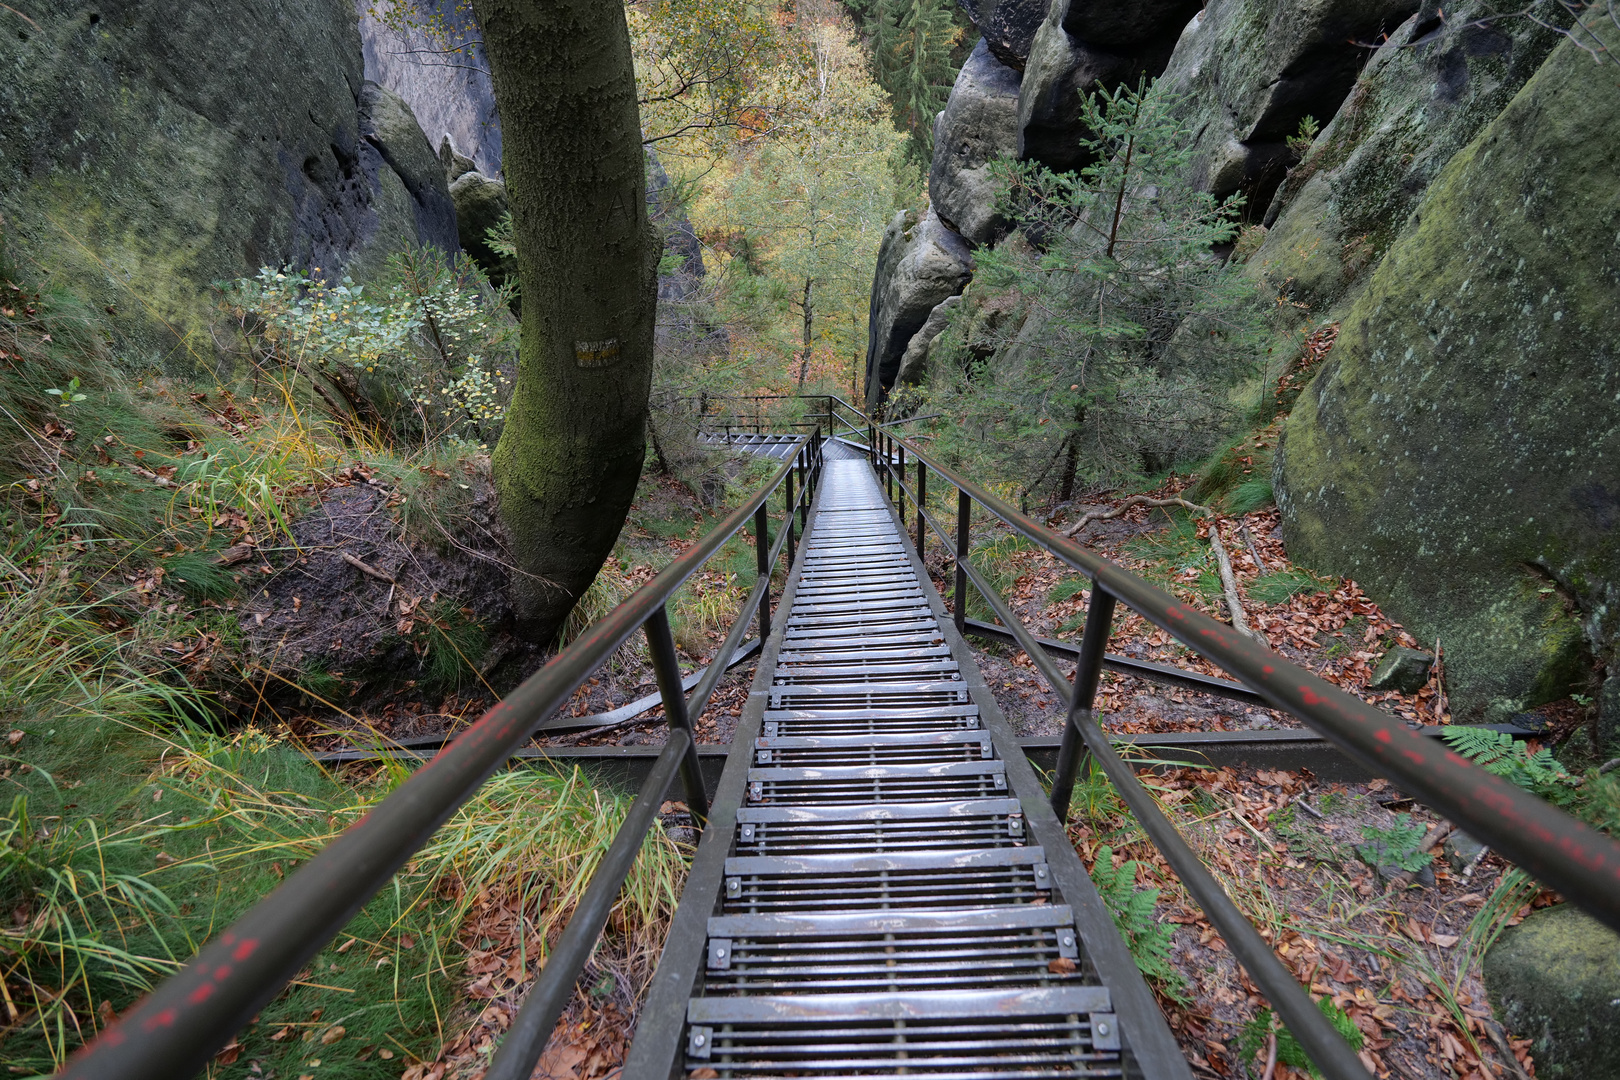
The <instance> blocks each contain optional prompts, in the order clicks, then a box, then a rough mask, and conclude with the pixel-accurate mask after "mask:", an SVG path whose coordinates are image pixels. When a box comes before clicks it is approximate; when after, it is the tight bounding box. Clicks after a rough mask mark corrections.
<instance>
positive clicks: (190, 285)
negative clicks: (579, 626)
mask: <svg viewBox="0 0 1620 1080" xmlns="http://www.w3.org/2000/svg"><path fill="white" fill-rule="evenodd" d="M30 13H31V15H32V17H33V19H34V24H37V25H31V24H29V23H26V22H22V21H20V20H17V19H15V18H14V17H10V16H8V17H7V23H6V33H5V34H3V35H0V68H3V69H4V70H5V71H6V72H7V76H6V78H5V79H3V80H0V133H3V134H0V214H3V215H4V216H5V218H6V219H7V228H8V231H9V232H10V234H11V235H10V243H11V248H12V252H13V256H14V257H18V258H28V259H32V260H35V261H37V262H38V263H39V265H40V266H41V267H42V268H43V269H44V270H45V271H47V272H48V273H50V274H51V275H53V276H54V277H55V278H56V280H57V281H59V282H60V283H61V284H62V285H64V286H67V287H69V288H72V289H73V290H74V291H76V292H78V293H79V294H80V295H83V296H85V297H86V298H87V299H88V300H89V301H91V302H92V303H94V304H96V305H97V306H104V305H105V306H112V307H114V308H115V309H116V310H118V311H119V312H121V314H119V315H118V316H116V317H114V319H113V324H114V326H115V328H116V330H117V331H118V333H119V334H120V335H121V337H122V342H121V347H122V350H123V352H124V353H125V354H126V356H128V357H129V358H130V359H131V360H132V361H135V362H142V363H152V364H160V365H164V366H167V367H169V368H171V369H173V370H195V369H198V368H211V367H212V366H213V365H214V364H215V362H216V351H215V346H214V343H213V337H212V334H211V331H212V328H213V323H214V320H215V319H216V318H217V316H218V311H217V308H216V306H215V300H214V297H213V292H212V283H213V282H215V281H219V280H223V279H231V278H236V277H240V276H243V275H248V274H252V273H253V272H255V271H256V270H257V269H258V268H259V267H260V266H263V265H267V264H279V263H283V262H294V263H298V264H301V265H304V266H320V267H322V268H323V269H325V270H326V271H328V272H332V271H336V270H337V269H339V268H340V267H345V266H350V265H353V266H355V267H356V268H360V267H363V266H375V265H377V264H378V263H380V259H381V255H382V254H383V253H386V252H387V251H390V250H393V249H396V248H398V247H400V246H403V245H404V244H406V243H411V242H416V241H417V240H418V239H419V237H418V236H417V233H416V226H417V223H419V222H426V223H427V227H428V229H429V232H430V233H432V232H433V231H434V229H435V228H436V226H435V225H434V215H435V210H434V208H433V204H434V202H435V200H436V198H437V195H438V192H436V191H430V190H428V189H429V188H431V187H432V186H433V184H432V180H431V177H424V176H423V175H422V174H421V173H420V171H419V163H414V164H413V158H414V157H415V156H416V148H415V147H413V146H412V145H410V144H411V140H410V139H408V138H404V137H403V136H404V134H405V133H403V132H402V131H401V130H400V125H399V124H398V120H399V117H398V115H397V113H396V111H395V109H396V104H397V103H395V102H392V101H387V100H385V99H383V98H381V97H373V98H371V99H369V102H370V104H369V108H368V107H367V106H366V105H365V104H364V103H363V100H362V99H363V98H364V97H365V80H364V78H363V75H362V70H361V60H360V40H359V33H358V30H357V27H356V22H355V17H354V12H353V9H352V6H351V0H286V2H284V3H277V4H270V5H266V4H259V3H250V2H248V0H219V2H217V3H211V4H170V3H158V2H156V0H124V2H121V3H116V4H92V3H89V2H88V0H55V2H53V3H50V4H36V5H30ZM363 126H365V127H367V128H368V130H369V132H370V137H364V136H363V135H362V127H363ZM385 151H386V152H385ZM396 162H397V163H398V164H399V166H400V168H401V170H402V171H401V172H395V171H394V163H396ZM424 185H425V186H424ZM446 197H447V196H446ZM419 212H420V215H421V216H418V213H419ZM435 235H439V236H440V238H442V234H435ZM373 253H374V254H373ZM137 296H138V297H139V298H140V299H139V301H138V302H137V301H136V299H135V298H136V297H137Z"/></svg>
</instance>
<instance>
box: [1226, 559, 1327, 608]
mask: <svg viewBox="0 0 1620 1080" xmlns="http://www.w3.org/2000/svg"><path fill="white" fill-rule="evenodd" d="M1338 587H1339V582H1338V579H1337V578H1330V577H1328V578H1324V577H1317V576H1316V575H1315V574H1313V573H1311V572H1310V571H1309V570H1302V569H1299V568H1297V567H1296V568H1294V569H1291V570H1279V571H1277V572H1276V573H1274V574H1266V575H1264V576H1263V577H1258V578H1255V579H1254V580H1253V581H1251V582H1250V583H1249V588H1248V593H1249V598H1250V599H1251V600H1255V601H1257V602H1258V603H1262V604H1280V603H1282V602H1283V601H1285V600H1288V599H1289V598H1291V597H1294V596H1298V595H1300V594H1301V593H1319V592H1332V591H1333V590H1334V589H1336V588H1338Z"/></svg>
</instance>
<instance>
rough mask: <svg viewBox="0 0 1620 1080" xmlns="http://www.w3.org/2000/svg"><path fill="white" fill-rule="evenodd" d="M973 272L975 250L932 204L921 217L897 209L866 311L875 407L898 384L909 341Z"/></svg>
mask: <svg viewBox="0 0 1620 1080" xmlns="http://www.w3.org/2000/svg"><path fill="white" fill-rule="evenodd" d="M972 276H973V255H972V253H971V252H970V251H969V250H968V246H967V243H966V242H965V241H964V240H963V239H962V237H961V236H959V235H957V233H956V232H955V231H954V230H952V229H949V228H946V226H945V224H944V223H943V222H941V221H940V220H939V217H938V216H937V215H936V214H935V213H934V212H933V210H932V209H930V210H929V211H928V213H927V215H926V216H924V217H923V219H922V220H921V221H920V222H919V221H917V220H916V218H915V217H913V216H912V215H911V212H910V211H902V212H900V213H897V214H895V216H894V219H893V220H892V221H890V222H889V226H888V228H887V229H885V230H884V232H883V243H882V246H881V247H879V249H878V259H877V270H876V272H875V273H874V275H873V278H872V299H871V305H870V310H869V313H868V317H867V334H868V337H867V348H866V401H867V405H868V407H869V408H876V407H877V405H878V404H879V403H881V402H882V400H883V398H884V397H885V396H886V395H887V393H888V391H889V388H890V387H892V386H893V385H894V380H895V377H896V375H898V373H899V370H900V360H901V358H902V356H904V354H905V350H906V346H907V345H909V344H910V343H911V339H912V338H913V337H914V336H915V335H916V333H917V331H919V330H921V329H922V327H923V324H924V323H925V322H927V321H928V316H929V315H930V314H931V313H932V312H933V311H934V309H935V308H936V307H938V306H939V305H940V304H941V303H942V302H943V301H944V300H945V299H946V298H947V297H950V296H955V295H956V294H958V293H960V292H961V291H962V289H963V287H964V286H966V285H967V283H968V280H969V278H971V277H972Z"/></svg>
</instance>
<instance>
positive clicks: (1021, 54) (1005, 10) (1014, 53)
mask: <svg viewBox="0 0 1620 1080" xmlns="http://www.w3.org/2000/svg"><path fill="white" fill-rule="evenodd" d="M956 2H957V3H958V4H960V5H961V7H962V10H963V11H965V12H967V17H968V18H969V19H971V20H973V25H974V26H976V27H977V28H978V30H979V33H980V34H981V35H982V37H981V40H982V41H983V42H984V44H985V47H986V48H988V49H989V50H990V52H991V53H993V54H994V55H995V58H996V59H997V60H1000V61H1001V62H1002V63H1003V64H1006V65H1007V66H1008V67H1010V68H1013V69H1014V70H1017V71H1022V70H1023V69H1024V60H1025V58H1026V57H1028V56H1029V46H1030V43H1031V42H1033V41H1034V40H1035V31H1036V29H1038V28H1039V27H1040V25H1041V20H1043V19H1045V18H1046V9H1047V0H956Z"/></svg>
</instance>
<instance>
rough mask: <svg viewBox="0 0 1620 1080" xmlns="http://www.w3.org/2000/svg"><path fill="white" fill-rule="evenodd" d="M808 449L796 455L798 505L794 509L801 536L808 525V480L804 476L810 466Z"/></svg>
mask: <svg viewBox="0 0 1620 1080" xmlns="http://www.w3.org/2000/svg"><path fill="white" fill-rule="evenodd" d="M809 449H810V448H809V447H808V446H807V447H805V449H804V450H802V451H800V453H799V455H798V457H799V465H798V467H799V505H798V506H797V507H796V509H797V510H798V511H799V532H800V534H801V535H802V534H803V533H804V528H805V526H806V525H808V524H809V523H810V479H809V477H808V476H807V475H806V473H807V469H808V466H809V464H810V461H809V458H810V454H809V452H808V451H809Z"/></svg>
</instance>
